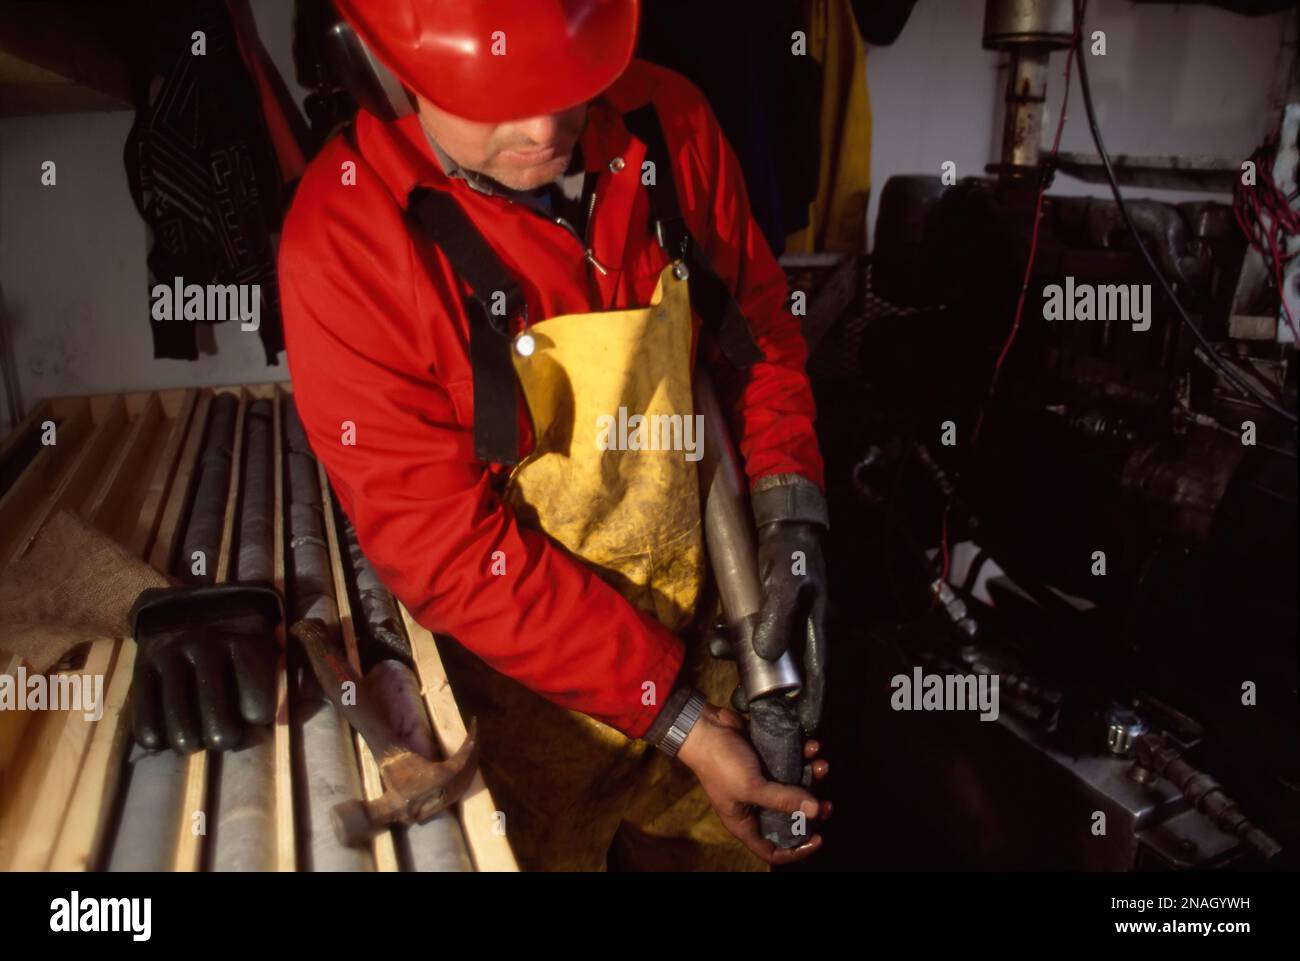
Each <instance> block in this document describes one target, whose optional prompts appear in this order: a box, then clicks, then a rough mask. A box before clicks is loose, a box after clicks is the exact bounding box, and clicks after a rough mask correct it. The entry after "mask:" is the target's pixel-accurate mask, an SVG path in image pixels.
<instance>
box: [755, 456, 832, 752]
mask: <svg viewBox="0 0 1300 961" xmlns="http://www.w3.org/2000/svg"><path fill="white" fill-rule="evenodd" d="M752 500H753V505H754V517H755V520H756V521H757V523H758V575H759V579H760V581H761V582H762V587H763V606H762V608H760V610H759V615H758V623H757V625H756V626H755V628H754V650H755V651H756V652H757V653H758V654H759V655H760V656H761V657H765V658H767V659H768V660H772V661H774V660H776V659H777V658H779V657H780V656H781V655H782V654H784V653H785V652H786V650H790V652H791V654H792V655H793V656H794V657H795V658H797V659H799V660H800V661H801V662H802V664H803V686H802V689H801V690H800V692H799V698H798V704H797V707H798V713H799V722H800V723H801V724H802V725H803V729H804V732H805V733H807V734H812V733H813V732H814V731H815V730H816V729H817V725H818V724H819V723H820V722H821V717H822V702H823V699H824V696H825V690H826V593H827V584H826V561H825V558H824V556H823V553H822V535H823V533H824V532H825V529H826V520H825V517H826V506H825V500H824V499H823V498H822V495H821V492H820V491H819V490H818V489H817V488H816V486H815V485H813V484H812V483H811V482H808V481H804V480H802V479H801V478H794V479H793V480H792V482H791V483H787V484H784V485H782V484H778V485H776V486H774V487H770V488H767V489H765V490H764V491H762V492H756V493H755V494H754V495H753V497H752Z"/></svg>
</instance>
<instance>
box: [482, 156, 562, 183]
mask: <svg viewBox="0 0 1300 961" xmlns="http://www.w3.org/2000/svg"><path fill="white" fill-rule="evenodd" d="M568 166H569V158H568V157H557V158H556V159H554V160H550V161H547V162H546V163H544V164H540V165H538V166H536V167H525V168H518V167H509V168H506V169H504V170H500V171H495V172H493V173H492V174H490V176H491V177H492V179H493V180H495V181H497V182H498V183H500V184H504V185H505V186H507V187H509V188H510V189H511V190H536V189H537V188H538V187H542V186H545V185H546V184H548V183H550V182H551V181H553V180H554V179H555V178H556V177H558V176H560V174H562V173H564V171H565V169H566V168H567V167H568Z"/></svg>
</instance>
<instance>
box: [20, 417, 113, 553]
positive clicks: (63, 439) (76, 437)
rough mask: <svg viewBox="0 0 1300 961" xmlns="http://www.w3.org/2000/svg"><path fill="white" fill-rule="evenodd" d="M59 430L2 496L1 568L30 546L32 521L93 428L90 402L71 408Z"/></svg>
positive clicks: (41, 514)
mask: <svg viewBox="0 0 1300 961" xmlns="http://www.w3.org/2000/svg"><path fill="white" fill-rule="evenodd" d="M70 411H71V412H70V413H69V414H67V415H66V416H65V417H64V418H63V420H62V422H61V423H59V424H58V427H57V429H56V433H55V442H54V443H53V444H52V445H50V446H49V447H43V448H41V450H40V451H39V452H38V453H37V454H36V456H35V457H34V458H33V459H32V462H31V463H30V464H28V465H27V469H26V470H24V471H23V473H22V475H21V476H20V477H19V478H18V479H17V480H16V481H14V483H13V486H12V487H10V488H9V490H7V491H6V492H5V494H4V497H2V498H0V569H3V568H5V567H7V566H8V565H9V564H10V563H12V562H13V561H14V560H15V559H16V558H17V557H18V556H20V555H21V554H22V552H23V551H24V550H26V549H27V541H26V539H25V538H27V537H28V536H29V534H30V531H29V526H30V524H29V522H30V521H31V520H32V518H34V517H38V516H39V517H41V518H44V517H45V516H46V515H47V514H48V508H49V505H50V504H52V503H53V499H54V494H55V492H56V491H57V490H58V488H59V482H60V481H61V480H62V478H63V475H64V472H65V471H66V470H67V469H68V467H69V465H70V464H71V463H72V462H73V461H74V460H75V459H76V455H77V453H78V452H79V451H80V450H81V442H82V440H84V438H85V436H86V434H87V433H88V432H89V431H90V429H91V422H90V404H89V403H87V402H85V401H83V402H82V405H81V407H80V409H77V408H76V407H71V408H70Z"/></svg>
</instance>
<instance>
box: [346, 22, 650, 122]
mask: <svg viewBox="0 0 1300 961" xmlns="http://www.w3.org/2000/svg"><path fill="white" fill-rule="evenodd" d="M336 4H337V6H338V8H339V12H340V13H342V14H343V16H344V18H346V19H347V21H348V22H349V23H350V24H351V25H352V28H353V29H354V30H355V31H356V32H357V33H358V34H359V35H360V37H361V39H362V40H364V41H365V42H366V44H367V45H368V46H369V47H370V49H371V50H372V51H373V52H374V54H375V55H376V56H377V57H378V58H379V59H380V60H381V61H383V63H384V64H385V65H386V66H387V67H388V68H389V69H391V70H392V71H393V73H394V74H396V75H397V78H398V80H400V81H401V82H402V84H403V85H404V86H406V87H409V88H410V89H411V90H414V91H415V92H416V93H418V94H419V95H420V96H422V97H424V98H425V99H426V100H429V101H431V102H432V103H433V104H434V105H435V106H437V107H439V108H441V109H443V110H446V111H447V112H448V113H450V114H454V115H455V116H457V117H463V118H465V119H466V120H474V121H478V122H480V123H502V122H505V121H507V120H521V119H523V118H525V117H537V116H542V115H544V114H552V113H559V112H560V111H561V110H567V109H568V108H569V107H573V106H576V105H577V104H580V103H583V102H585V101H587V100H590V99H591V98H593V97H595V96H596V95H597V94H599V93H600V92H601V91H602V90H604V89H605V88H606V87H608V86H609V85H610V84H612V83H613V82H614V81H615V80H617V79H618V77H619V75H620V74H621V73H622V72H623V71H624V70H625V69H626V68H627V65H628V63H629V62H630V61H631V59H632V50H633V48H634V47H635V45H636V27H637V14H638V13H639V9H640V0H336Z"/></svg>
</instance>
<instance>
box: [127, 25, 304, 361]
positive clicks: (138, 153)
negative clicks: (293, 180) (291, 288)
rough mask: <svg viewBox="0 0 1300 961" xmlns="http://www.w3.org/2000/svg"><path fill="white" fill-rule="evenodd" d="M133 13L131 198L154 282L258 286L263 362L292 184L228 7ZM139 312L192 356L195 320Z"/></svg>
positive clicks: (276, 325) (184, 355)
mask: <svg viewBox="0 0 1300 961" xmlns="http://www.w3.org/2000/svg"><path fill="white" fill-rule="evenodd" d="M134 13H135V15H136V19H135V23H136V32H135V36H136V39H137V41H138V44H139V46H138V49H137V51H136V54H135V56H134V57H133V67H134V70H135V78H134V79H135V90H136V98H135V99H136V120H135V125H134V126H133V127H132V128H131V133H130V135H129V136H128V137H127V141H126V147H125V151H124V155H125V156H124V159H125V162H126V171H127V179H128V182H129V184H130V189H131V196H132V199H133V200H134V201H135V205H136V207H137V209H138V210H139V211H140V214H141V216H142V217H143V218H144V220H145V222H146V223H147V224H148V225H149V227H150V229H151V230H152V232H153V236H152V243H153V246H152V247H151V249H150V251H149V256H148V264H149V273H150V278H149V289H150V290H152V289H153V287H154V286H155V285H156V284H164V285H167V286H171V285H172V284H173V283H174V282H175V278H177V277H183V278H184V281H185V284H187V285H188V284H199V285H208V284H220V285H228V284H258V285H260V289H261V307H260V315H259V323H260V326H259V328H258V336H259V337H260V338H261V341H262V346H263V349H264V350H265V352H266V362H267V363H268V364H272V365H275V364H278V360H277V358H276V355H277V354H278V353H279V352H280V351H281V350H283V349H284V335H283V333H282V330H281V326H280V294H279V288H278V285H277V282H276V272H275V261H276V251H275V244H274V241H273V237H272V234H273V233H275V232H277V231H278V230H279V229H280V220H281V215H282V213H283V209H284V206H285V202H286V200H287V192H286V191H285V189H284V184H283V180H282V177H281V170H280V165H279V163H278V161H277V158H276V155H275V151H274V149H273V148H272V144H271V141H270V138H269V136H268V134H267V129H266V125H265V122H264V119H263V116H262V98H261V96H260V93H259V89H258V86H257V83H256V82H255V80H254V79H253V77H252V76H251V75H250V73H249V71H248V69H247V67H246V65H245V63H244V61H243V59H242V57H241V56H240V48H239V44H238V42H237V39H236V35H235V31H234V28H233V25H232V22H231V18H230V16H229V14H228V13H227V10H226V6H225V4H224V3H223V2H222V0H195V2H192V3H183V4H181V3H175V2H174V0H142V2H140V3H139V4H137V5H136V6H135V8H134ZM196 31H202V32H203V35H204V43H205V45H206V49H205V52H204V53H203V54H201V55H200V54H196V53H194V52H193V48H194V46H195V44H196V42H197V41H196V39H195V37H194V34H195V32H196ZM142 312H143V313H144V316H145V317H146V318H148V323H149V325H150V329H151V330H152V331H153V342H154V356H155V357H158V358H172V359H180V360H196V359H197V358H198V345H197V341H196V337H195V330H194V321H192V320H185V319H173V320H161V321H160V320H154V319H153V316H152V309H151V305H150V304H149V302H148V301H146V302H145V304H144V306H143V307H142ZM179 313H180V312H179V311H177V312H176V313H174V314H173V316H174V317H176V316H178V315H179Z"/></svg>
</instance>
